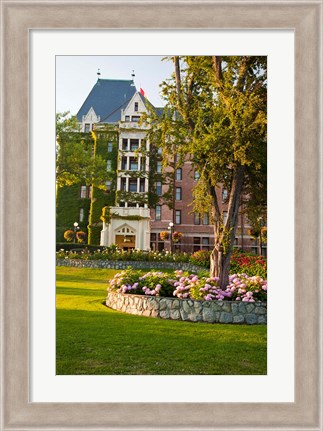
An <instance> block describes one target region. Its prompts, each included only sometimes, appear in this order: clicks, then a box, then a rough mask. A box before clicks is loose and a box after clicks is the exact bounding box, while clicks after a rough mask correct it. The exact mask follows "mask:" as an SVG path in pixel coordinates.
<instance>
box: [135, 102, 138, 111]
mask: <svg viewBox="0 0 323 431" xmlns="http://www.w3.org/2000/svg"><path fill="white" fill-rule="evenodd" d="M135 111H136V112H138V102H135Z"/></svg>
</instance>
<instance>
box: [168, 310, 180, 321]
mask: <svg viewBox="0 0 323 431" xmlns="http://www.w3.org/2000/svg"><path fill="white" fill-rule="evenodd" d="M169 316H170V318H171V319H172V320H181V315H180V312H179V310H175V309H171V310H170V312H169Z"/></svg>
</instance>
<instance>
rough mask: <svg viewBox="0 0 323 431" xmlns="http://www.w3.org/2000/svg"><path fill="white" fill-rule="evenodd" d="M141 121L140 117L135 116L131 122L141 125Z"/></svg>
mask: <svg viewBox="0 0 323 431" xmlns="http://www.w3.org/2000/svg"><path fill="white" fill-rule="evenodd" d="M139 120H140V115H133V116H132V117H131V121H133V122H134V123H139Z"/></svg>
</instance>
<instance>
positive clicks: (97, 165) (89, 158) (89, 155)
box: [56, 112, 110, 188]
mask: <svg viewBox="0 0 323 431" xmlns="http://www.w3.org/2000/svg"><path fill="white" fill-rule="evenodd" d="M56 142H57V151H56V183H57V186H58V187H64V186H71V185H74V184H83V185H87V186H89V185H95V186H96V187H99V188H101V187H102V188H105V182H106V181H107V180H109V179H110V174H109V172H108V171H107V164H106V161H105V160H104V159H103V157H102V156H101V155H98V154H96V151H95V147H96V135H95V132H93V131H91V132H90V133H79V124H78V121H77V118H76V117H75V116H71V115H70V113H69V112H63V113H57V114H56Z"/></svg>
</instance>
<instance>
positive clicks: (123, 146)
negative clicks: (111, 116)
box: [122, 139, 128, 151]
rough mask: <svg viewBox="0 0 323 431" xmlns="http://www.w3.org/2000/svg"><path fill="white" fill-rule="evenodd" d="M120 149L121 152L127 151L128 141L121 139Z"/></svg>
mask: <svg viewBox="0 0 323 431" xmlns="http://www.w3.org/2000/svg"><path fill="white" fill-rule="evenodd" d="M122 149H123V151H127V150H128V139H122Z"/></svg>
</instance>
